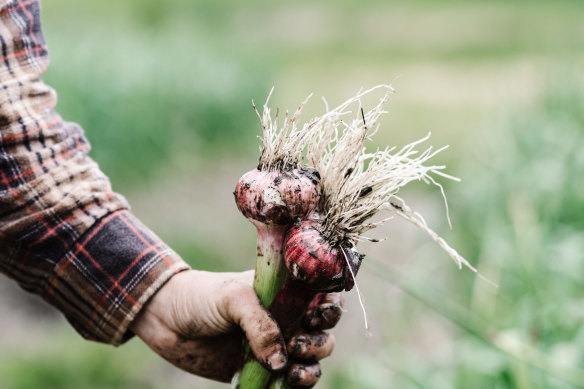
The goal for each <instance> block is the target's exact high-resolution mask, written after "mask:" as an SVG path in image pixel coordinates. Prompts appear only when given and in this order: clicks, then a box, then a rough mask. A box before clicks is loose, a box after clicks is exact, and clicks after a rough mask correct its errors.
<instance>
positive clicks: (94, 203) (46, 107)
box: [0, 0, 188, 344]
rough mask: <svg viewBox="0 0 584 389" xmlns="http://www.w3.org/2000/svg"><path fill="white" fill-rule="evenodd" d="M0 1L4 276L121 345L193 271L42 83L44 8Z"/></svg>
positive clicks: (90, 333) (94, 334) (0, 245)
mask: <svg viewBox="0 0 584 389" xmlns="http://www.w3.org/2000/svg"><path fill="white" fill-rule="evenodd" d="M0 4H4V5H0V45H1V51H0V271H1V272H3V273H5V274H6V275H8V276H9V277H11V278H13V279H15V280H16V281H17V282H18V283H19V284H20V285H21V286H22V287H23V288H24V289H26V290H28V291H31V292H34V293H37V294H39V295H41V296H42V297H43V298H44V299H46V300H47V301H48V302H50V303H51V304H53V305H55V306H56V307H57V308H59V309H60V310H61V311H62V312H63V313H64V314H65V315H66V317H67V318H68V320H69V321H70V322H72V324H73V325H74V327H75V328H76V329H77V330H78V331H79V332H80V333H81V334H82V335H83V336H84V337H86V338H89V339H93V340H98V341H102V342H108V343H113V344H119V343H120V342H122V341H123V340H124V339H125V338H126V337H127V332H126V330H127V328H128V326H129V324H130V323H131V322H132V320H133V319H134V317H135V316H136V314H137V313H138V312H139V311H140V309H141V307H142V305H144V303H145V302H146V301H147V300H148V299H149V298H150V296H152V294H153V293H154V292H155V291H156V290H157V289H158V288H160V286H161V285H162V284H163V283H164V282H166V280H168V279H169V278H170V277H171V276H172V275H173V274H175V273H176V272H178V271H181V270H184V269H187V268H188V266H187V265H185V264H184V262H183V261H182V260H181V259H180V257H178V255H176V254H175V253H174V252H173V251H172V250H171V249H170V248H168V247H167V246H166V245H165V244H164V243H163V242H162V241H161V240H160V239H159V238H158V237H156V235H154V234H153V233H152V232H151V231H149V230H148V229H147V228H146V227H145V226H143V225H141V223H140V222H139V221H138V220H137V219H136V218H135V217H134V216H132V215H131V214H130V213H129V211H128V204H127V203H126V201H125V200H124V199H123V197H121V196H119V195H117V194H115V193H114V192H113V191H112V189H111V186H110V183H109V180H108V179H107V177H106V176H105V175H104V174H103V173H102V172H101V171H100V170H99V168H98V166H97V164H96V163H95V162H94V161H93V160H92V159H91V158H89V156H88V152H89V150H90V146H89V143H88V141H87V139H86V138H85V136H84V133H83V130H82V128H81V127H79V126H78V125H76V124H74V123H68V122H65V121H63V120H62V119H61V117H60V116H59V115H58V114H57V112H56V111H55V110H54V108H55V104H56V94H55V92H54V91H53V90H52V89H51V88H49V87H48V86H46V85H45V84H44V83H43V82H42V81H41V76H42V75H43V73H44V71H45V70H46V67H47V65H48V53H47V48H46V44H45V39H44V37H43V34H42V30H41V25H40V10H39V2H38V1H21V0H17V1H12V2H10V3H9V4H6V2H2V3H0Z"/></svg>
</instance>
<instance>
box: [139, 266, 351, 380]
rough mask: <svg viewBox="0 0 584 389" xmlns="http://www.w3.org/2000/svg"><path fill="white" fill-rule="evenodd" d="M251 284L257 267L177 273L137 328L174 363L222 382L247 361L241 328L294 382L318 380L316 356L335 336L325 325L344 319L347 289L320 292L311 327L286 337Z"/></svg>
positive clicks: (309, 317)
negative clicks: (342, 314)
mask: <svg viewBox="0 0 584 389" xmlns="http://www.w3.org/2000/svg"><path fill="white" fill-rule="evenodd" d="M252 284H253V271H247V272H243V273H210V272H204V271H197V270H189V271H185V272H182V273H179V274H177V275H175V276H174V277H172V278H171V279H170V280H169V281H168V282H167V283H166V284H165V285H164V286H163V287H162V288H161V289H160V290H159V291H158V292H157V293H156V295H154V297H152V299H151V300H150V302H149V303H148V304H147V305H146V306H145V307H144V309H143V311H142V312H141V313H140V315H139V317H138V318H137V319H136V320H135V322H134V323H133V325H132V327H131V329H132V331H133V332H134V333H135V334H136V335H138V336H139V337H140V338H141V339H142V340H143V341H144V342H145V343H146V344H147V345H148V346H149V347H150V348H151V349H152V350H154V351H155V352H156V353H158V354H159V355H160V356H162V357H163V358H164V359H166V360H168V361H169V362H170V363H172V364H173V365H175V366H177V367H179V368H181V369H183V370H186V371H188V372H190V373H193V374H196V375H199V376H202V377H206V378H211V379H215V380H219V381H224V382H228V381H230V380H231V378H232V376H233V375H234V374H235V372H236V370H237V369H238V368H239V367H240V365H241V361H242V358H243V343H242V335H243V334H242V331H243V333H244V334H245V336H246V337H247V339H248V341H249V345H250V347H251V350H252V352H253V354H254V356H255V357H256V359H257V360H258V361H259V362H260V363H261V364H263V365H264V366H265V367H266V368H268V369H270V370H272V371H281V370H282V369H284V367H286V366H288V370H287V371H286V372H285V373H286V378H287V381H288V383H289V384H291V385H292V386H299V387H311V386H313V385H314V384H315V383H316V381H317V380H318V377H319V376H320V366H319V364H318V360H320V359H322V358H324V357H326V356H328V355H330V353H331V352H332V350H333V348H334V344H335V339H334V336H333V335H332V334H330V333H327V332H324V331H323V330H325V329H328V328H331V327H333V326H334V325H335V324H336V323H337V321H338V320H339V319H340V316H341V311H342V296H341V295H340V294H337V293H331V294H328V295H322V296H319V301H317V304H312V305H311V308H310V309H309V310H308V312H307V314H306V318H305V327H306V328H308V329H309V330H310V331H311V332H310V333H308V334H299V335H296V336H294V337H293V338H292V339H291V340H290V341H289V342H288V344H285V342H284V339H283V337H282V334H281V333H280V329H279V328H278V325H277V324H276V322H275V321H274V320H273V319H272V318H271V316H270V315H269V313H268V311H267V310H265V309H264V307H263V306H262V305H261V303H260V301H259V299H258V297H257V295H256V294H255V292H254V290H253V287H252ZM288 358H290V361H291V363H290V364H287V362H288Z"/></svg>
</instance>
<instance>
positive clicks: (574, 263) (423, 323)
mask: <svg viewBox="0 0 584 389" xmlns="http://www.w3.org/2000/svg"><path fill="white" fill-rule="evenodd" d="M43 17H44V27H45V34H46V37H47V40H48V43H49V48H50V53H51V66H50V68H49V71H48V72H47V74H46V77H45V81H46V82H47V83H48V84H50V85H51V86H53V87H54V88H55V89H56V90H57V92H58V94H59V103H58V110H59V112H60V113H61V115H62V116H63V117H64V118H65V119H67V120H70V121H76V122H78V123H80V124H81V125H82V126H83V127H84V129H85V131H86V135H87V137H88V138H89V140H90V142H91V143H92V151H91V155H92V157H93V158H94V159H95V160H96V161H97V162H98V163H99V164H100V166H101V168H102V169H103V170H104V171H105V172H106V173H107V174H108V175H109V177H110V179H111V181H112V183H113V185H114V188H115V189H116V191H118V192H120V193H123V194H124V195H125V196H126V197H127V198H128V199H129V201H130V203H131V204H132V206H133V210H134V212H135V213H136V214H137V215H138V216H139V217H140V218H141V219H142V220H143V221H144V222H145V223H146V224H147V225H148V226H150V227H151V228H152V229H153V230H154V231H156V232H157V233H158V234H159V235H160V236H161V237H162V238H163V239H164V240H165V241H166V242H167V243H169V244H170V245H171V246H172V247H173V248H174V249H175V250H176V251H177V252H178V253H179V254H181V255H182V256H183V257H184V258H185V260H187V261H188V262H189V263H190V264H191V265H192V266H193V267H196V268H199V269H206V270H214V271H224V270H244V269H248V268H251V267H253V257H254V253H255V249H254V246H255V231H254V228H253V227H252V225H251V224H249V223H248V222H247V221H246V220H245V219H244V218H243V217H242V216H241V215H240V214H239V213H238V211H237V209H236V207H235V205H234V203H233V198H232V195H231V192H232V190H233V187H234V186H235V183H236V182H237V180H238V178H239V177H240V176H241V175H242V174H243V173H244V172H245V171H247V170H250V169H251V168H253V167H254V166H255V165H256V163H257V157H258V155H259V153H258V141H257V139H256V135H258V134H259V130H260V127H259V123H258V120H257V117H256V116H255V114H254V112H253V111H252V109H251V99H252V98H253V99H254V100H255V101H256V102H258V103H259V104H261V103H262V102H263V101H264V99H265V97H266V96H267V93H268V91H269V89H270V88H271V87H272V86H275V87H276V89H275V93H274V97H273V100H272V106H273V107H275V106H278V107H280V108H281V109H289V110H294V109H295V108H296V106H297V105H298V104H299V103H300V102H301V101H302V100H303V99H304V98H305V97H306V96H307V95H308V94H309V93H314V94H315V97H314V98H313V99H312V100H311V102H310V103H309V105H308V106H307V108H306V112H305V114H304V116H303V118H304V119H305V120H308V119H309V118H311V117H312V116H313V115H315V114H318V113H320V112H322V111H323V109H324V105H323V103H322V102H321V100H320V96H325V97H326V99H327V100H328V102H329V103H330V104H331V105H335V104H337V103H340V102H342V101H344V100H345V99H346V98H348V97H349V96H351V95H352V94H353V93H354V92H356V91H357V90H358V89H359V88H360V87H370V86H372V85H375V84H379V83H392V85H393V86H394V87H395V88H396V91H397V93H396V94H395V95H394V96H392V97H391V99H390V103H389V105H388V108H389V114H388V115H386V116H385V117H384V118H383V121H382V127H381V129H380V131H379V133H378V134H377V135H376V138H375V139H376V140H375V142H376V143H377V145H379V146H385V145H387V144H392V145H397V146H401V145H403V144H405V143H408V142H410V141H413V140H416V139H418V138H420V137H422V136H424V135H425V134H426V133H427V132H428V131H431V132H432V139H431V141H430V143H431V144H433V145H435V146H437V147H440V146H443V145H445V144H449V145H450V146H451V147H450V148H449V149H448V150H446V151H445V152H443V153H441V154H440V155H439V156H438V157H437V158H436V162H437V163H445V164H447V165H448V169H447V171H448V172H449V173H450V174H452V175H455V176H458V177H460V178H462V182H461V183H451V182H442V183H443V184H444V185H445V188H446V192H447V195H448V198H449V205H450V210H451V217H452V222H453V227H454V229H453V230H452V231H450V230H449V229H448V225H447V223H446V219H445V216H444V208H443V204H442V203H441V197H440V194H439V192H438V191H436V190H435V188H431V187H427V186H425V185H423V184H421V183H420V184H418V183H413V184H411V186H409V187H408V188H406V190H404V191H403V192H402V193H401V195H402V197H404V198H405V199H406V200H408V202H409V204H410V205H411V206H412V207H414V208H416V209H417V210H419V211H420V212H421V213H422V214H423V215H424V216H425V217H426V219H427V221H428V223H429V224H430V226H431V227H433V228H434V229H435V230H436V231H438V232H439V233H440V234H442V236H444V238H446V240H447V241H449V242H450V243H451V244H452V245H453V246H454V247H456V248H457V249H458V250H459V252H460V253H461V254H463V255H464V256H465V257H466V258H467V259H468V260H469V261H470V262H471V263H473V264H474V265H475V266H477V267H478V269H479V270H480V272H481V273H482V274H484V275H485V276H486V277H488V278H489V279H490V280H492V281H494V282H496V283H498V284H499V288H494V287H492V286H491V285H489V284H488V283H486V282H484V281H482V280H481V279H479V278H477V277H476V276H475V275H474V274H472V273H471V272H469V271H466V270H463V271H458V270H457V268H456V266H455V265H454V264H453V263H452V262H451V261H450V259H449V258H448V256H447V254H446V253H444V252H443V251H442V250H441V249H440V248H439V247H438V246H437V245H436V244H434V243H433V242H432V241H430V239H428V238H427V237H426V236H425V235H424V234H423V233H422V232H420V231H418V230H417V229H416V228H415V227H413V226H411V225H409V224H406V223H405V222H403V221H401V220H391V221H389V222H388V223H387V224H386V226H384V227H383V228H381V229H379V230H377V231H374V232H372V235H374V236H375V237H387V238H388V240H387V241H385V242H382V243H377V244H368V245H366V244H363V245H362V246H361V251H362V252H365V253H366V254H367V257H366V259H365V262H364V265H363V267H362V270H361V274H360V275H359V279H358V281H359V280H360V283H359V285H360V289H361V293H362V295H363V297H364V302H365V306H366V308H367V313H368V319H369V322H370V325H371V332H372V333H373V336H372V337H371V338H369V339H366V338H365V329H364V324H363V317H362V314H361V311H360V308H359V304H358V302H357V298H356V295H355V293H354V292H351V293H349V294H348V295H347V296H346V300H347V312H346V313H345V317H344V319H343V320H342V322H341V323H340V324H339V325H338V326H337V328H335V329H334V333H335V335H336V337H337V347H336V350H335V353H334V354H333V356H332V357H330V358H328V359H326V360H324V361H323V362H322V366H323V377H322V379H321V383H320V384H319V386H318V387H320V388H340V389H344V388H347V389H349V388H400V389H404V388H405V389H409V388H438V389H440V388H461V389H468V388H481V389H482V388H497V389H499V388H501V389H502V388H521V389H524V388H542V389H544V388H578V387H584V353H583V352H584V327H583V325H582V324H583V319H584V261H583V260H582V256H583V253H584V180H583V178H582V177H583V176H584V73H583V72H582V69H584V23H583V22H582V21H583V20H584V19H583V17H584V2H582V1H577V0H574V1H527V0H525V1H455V0H452V1H419V0H416V1H408V2H405V1H404V2H399V1H349V0H344V1H332V0H330V1H321V2H314V1H296V2H267V1H256V0H251V1H246V2H238V1H230V0H226V1H210V0H209V1H194V0H165V1H155V0H124V1H114V0H102V1H92V2H88V1H84V2H81V1H74V0H51V1H46V2H44V3H43ZM373 146H375V145H373ZM0 327H1V329H2V331H0V387H1V388H2V389H17V388H18V389H25V388H26V389H29V388H30V389H32V388H59V389H68V388H96V389H97V388H99V389H105V388H165V389H172V388H181V389H182V388H223V387H227V386H226V385H223V384H217V383H213V382H211V381H207V380H203V379H199V378H196V377H192V376H189V375H188V374H186V373H182V372H179V371H177V370H176V369H174V368H173V367H171V366H170V365H168V364H167V363H166V362H164V361H162V360H161V359H159V358H158V357H156V356H155V355H154V354H153V353H152V352H150V351H149V350H148V349H147V348H146V347H145V346H144V345H142V344H141V342H140V341H139V340H132V341H131V342H129V343H128V344H126V345H124V346H121V347H119V348H117V349H115V348H113V347H110V346H105V345H99V344H94V343H89V342H86V341H83V340H82V339H81V338H80V337H79V336H78V335H77V334H76V333H75V332H74V330H73V329H71V328H70V327H69V326H68V324H66V322H65V321H64V319H62V317H61V315H60V314H59V313H55V312H54V311H52V310H51V309H48V308H46V307H44V306H43V304H42V303H41V302H40V300H39V299H38V298H36V297H31V296H28V295H26V294H25V293H24V292H20V291H19V290H18V289H17V287H16V286H14V285H13V284H12V283H11V282H9V281H8V280H5V279H3V280H1V281H0Z"/></svg>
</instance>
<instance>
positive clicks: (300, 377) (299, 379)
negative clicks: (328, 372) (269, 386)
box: [286, 363, 321, 388]
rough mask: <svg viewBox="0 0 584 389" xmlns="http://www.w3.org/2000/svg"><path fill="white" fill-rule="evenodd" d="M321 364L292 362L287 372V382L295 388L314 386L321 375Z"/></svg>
mask: <svg viewBox="0 0 584 389" xmlns="http://www.w3.org/2000/svg"><path fill="white" fill-rule="evenodd" d="M320 374H321V372H320V365H319V364H318V363H315V364H314V365H308V366H307V365H300V364H297V363H295V364H292V366H290V369H288V372H287V373H286V382H287V383H288V385H290V386H291V387H293V388H312V387H313V386H314V385H315V384H316V382H317V381H318V378H319V377H320Z"/></svg>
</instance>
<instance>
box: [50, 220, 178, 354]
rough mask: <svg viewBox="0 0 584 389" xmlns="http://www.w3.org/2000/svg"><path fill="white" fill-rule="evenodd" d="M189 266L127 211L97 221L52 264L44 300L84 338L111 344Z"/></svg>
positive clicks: (121, 340)
mask: <svg viewBox="0 0 584 389" xmlns="http://www.w3.org/2000/svg"><path fill="white" fill-rule="evenodd" d="M187 269H189V266H188V265H187V264H186V263H185V262H184V261H183V260H182V259H181V258H180V257H179V256H178V254H176V253H175V252H174V251H172V249H170V248H169V247H168V246H166V245H165V244H164V243H163V242H162V241H161V240H160V238H158V237H157V236H156V235H155V234H154V233H153V232H151V231H150V230H148V228H147V227H145V226H144V225H143V224H142V223H140V221H139V220H138V219H136V218H135V217H134V216H133V215H132V214H131V213H130V212H129V211H127V210H120V211H116V212H114V213H112V214H110V215H108V216H106V217H104V218H103V219H101V220H100V221H99V222H97V223H96V224H95V225H94V226H93V227H92V228H90V229H89V230H88V231H87V232H86V233H85V234H84V235H83V237H81V239H79V240H78V241H77V242H76V243H75V244H74V245H73V246H72V248H71V249H70V250H69V251H68V252H67V253H66V255H65V256H64V257H63V258H61V260H60V261H58V263H57V264H56V266H55V270H54V273H53V277H52V279H51V280H50V281H49V283H48V286H47V289H46V291H45V296H44V297H45V299H46V300H47V301H48V302H49V303H51V304H53V305H55V306H56V307H57V308H58V309H59V310H61V311H62V312H63V313H64V314H65V316H66V318H67V320H68V321H69V322H70V323H71V324H72V325H73V327H74V328H75V329H76V330H77V331H78V332H79V333H80V334H81V335H82V336H83V337H84V338H86V339H89V340H94V341H98V342H104V343H110V344H113V345H115V346H117V345H120V344H122V343H124V342H125V341H126V340H128V339H129V338H131V337H132V335H133V334H132V333H131V332H130V331H128V327H129V326H130V324H131V323H132V321H133V320H134V319H135V318H136V316H137V315H138V313H139V312H140V310H141V309H142V307H143V306H144V305H145V304H146V303H147V302H148V300H149V299H150V297H152V296H153V295H154V294H155V293H156V292H157V291H158V289H160V287H162V285H164V283H165V282H166V281H168V280H169V279H170V278H171V277H172V276H173V275H175V274H177V273H179V272H181V271H183V270H187Z"/></svg>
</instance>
